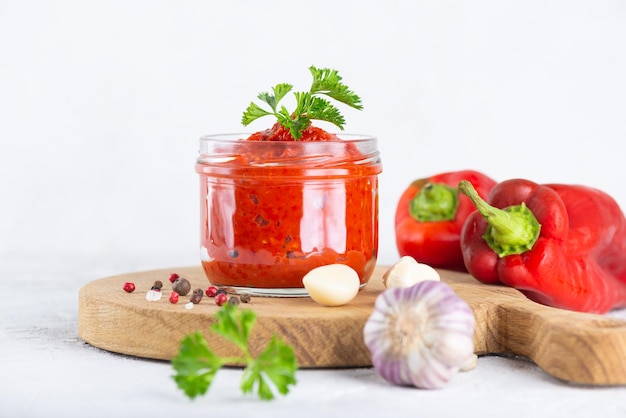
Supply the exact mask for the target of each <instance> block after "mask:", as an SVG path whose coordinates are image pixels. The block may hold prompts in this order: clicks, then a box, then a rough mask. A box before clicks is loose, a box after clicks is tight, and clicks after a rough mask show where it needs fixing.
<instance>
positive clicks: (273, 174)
mask: <svg viewBox="0 0 626 418" xmlns="http://www.w3.org/2000/svg"><path fill="white" fill-rule="evenodd" d="M309 131H311V132H309V134H307V133H306V132H305V136H304V137H303V140H302V141H295V142H294V141H293V139H292V140H291V141H289V140H285V139H277V138H278V137H280V135H282V133H281V132H280V129H278V132H277V130H276V129H275V128H272V130H268V131H263V132H260V133H257V134H254V135H253V136H251V137H249V138H247V139H248V140H241V139H240V140H236V139H232V138H230V139H219V138H216V137H205V138H203V139H202V140H204V141H205V144H203V145H204V146H205V149H204V150H201V155H200V158H199V159H198V164H197V166H196V168H197V171H198V173H199V174H200V177H201V188H200V195H201V222H202V224H201V245H202V252H203V255H202V266H203V268H204V271H205V273H206V275H207V277H208V278H209V280H210V281H211V283H213V284H214V285H218V286H232V287H246V288H263V289H280V288H284V289H289V288H303V285H302V277H303V276H304V275H305V274H306V273H307V272H308V271H310V270H311V269H313V268H315V267H318V266H322V265H326V264H333V263H342V264H347V265H349V266H350V267H352V268H354V269H355V270H356V271H357V273H358V274H359V277H360V279H361V283H362V284H365V283H367V281H368V280H369V277H370V276H371V274H372V272H373V270H374V267H375V264H376V257H377V251H378V178H377V175H378V174H379V173H380V171H381V164H380V159H379V157H378V151H377V150H376V141H375V139H374V138H361V139H354V138H352V139H340V138H338V137H337V136H335V135H332V134H328V133H326V132H324V131H322V130H317V128H316V129H314V130H311V128H309ZM307 132H308V131H307ZM311 135H316V138H317V139H313V140H311V137H312V136H311ZM269 138H272V139H269ZM307 139H309V140H307ZM201 145H202V144H201Z"/></svg>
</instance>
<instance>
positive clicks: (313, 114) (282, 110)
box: [241, 66, 363, 140]
mask: <svg viewBox="0 0 626 418" xmlns="http://www.w3.org/2000/svg"><path fill="white" fill-rule="evenodd" d="M309 71H310V72H311V75H312V76H313V82H312V84H311V88H310V89H309V91H306V92H294V96H295V98H296V109H295V110H294V111H293V112H290V111H288V110H287V108H286V107H285V106H280V107H278V103H279V102H280V101H281V100H282V99H283V98H284V97H285V95H287V93H289V92H290V91H291V90H292V89H293V86H292V85H291V84H287V83H280V84H277V85H275V86H274V87H272V92H271V93H268V92H262V93H259V95H258V96H257V97H258V98H259V99H260V100H261V101H263V102H264V103H266V104H267V105H269V107H270V109H271V110H266V109H263V108H262V107H260V106H259V105H257V104H256V103H254V102H251V103H250V105H249V106H248V108H247V109H246V111H245V112H244V113H243V116H242V118H241V123H242V124H243V125H244V126H248V125H249V124H250V123H251V122H253V121H255V120H257V119H258V118H260V117H263V116H270V115H274V116H275V117H276V118H277V119H278V122H280V124H281V125H283V126H284V127H285V129H288V130H289V133H290V134H291V136H292V137H293V138H294V139H295V140H299V139H300V138H301V137H302V133H303V132H304V131H305V130H306V129H307V128H308V127H309V126H310V125H311V121H312V120H313V119H316V120H321V121H326V122H330V123H332V124H334V125H336V126H337V127H338V128H339V129H341V130H343V127H344V125H345V119H344V117H343V116H342V115H341V112H339V109H338V108H337V107H335V106H334V105H333V104H332V103H331V102H330V101H328V100H327V99H325V98H324V97H320V95H325V96H328V97H330V98H332V99H335V100H337V101H338V102H341V103H344V104H346V105H348V106H350V107H353V108H355V109H358V110H361V109H363V105H362V104H361V98H360V97H359V96H357V95H356V94H355V93H354V92H353V91H351V90H350V89H349V88H348V86H346V85H345V84H343V83H342V82H341V80H342V78H341V76H340V75H339V73H338V72H337V71H336V70H331V69H329V68H321V69H319V68H316V67H314V66H311V67H309Z"/></svg>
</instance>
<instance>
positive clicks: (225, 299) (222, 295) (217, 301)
mask: <svg viewBox="0 0 626 418" xmlns="http://www.w3.org/2000/svg"><path fill="white" fill-rule="evenodd" d="M226 302H228V296H227V295H226V293H220V294H219V295H217V296H215V304H216V305H217V306H222V305H223V304H225V303H226Z"/></svg>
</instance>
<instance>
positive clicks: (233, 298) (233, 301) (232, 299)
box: [228, 296, 239, 305]
mask: <svg viewBox="0 0 626 418" xmlns="http://www.w3.org/2000/svg"><path fill="white" fill-rule="evenodd" d="M228 303H229V304H230V305H239V298H238V297H237V296H231V297H230V298H229V299H228Z"/></svg>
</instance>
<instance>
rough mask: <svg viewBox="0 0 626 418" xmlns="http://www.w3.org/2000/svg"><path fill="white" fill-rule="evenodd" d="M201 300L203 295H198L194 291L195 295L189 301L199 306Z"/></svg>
mask: <svg viewBox="0 0 626 418" xmlns="http://www.w3.org/2000/svg"><path fill="white" fill-rule="evenodd" d="M201 300H202V293H196V291H195V290H194V292H193V294H192V295H191V298H189V301H190V302H191V303H193V304H194V305H197V304H198V303H200V301H201Z"/></svg>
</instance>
